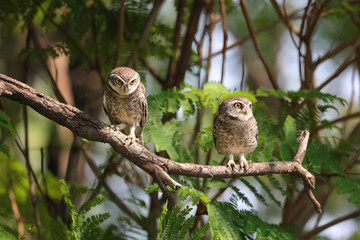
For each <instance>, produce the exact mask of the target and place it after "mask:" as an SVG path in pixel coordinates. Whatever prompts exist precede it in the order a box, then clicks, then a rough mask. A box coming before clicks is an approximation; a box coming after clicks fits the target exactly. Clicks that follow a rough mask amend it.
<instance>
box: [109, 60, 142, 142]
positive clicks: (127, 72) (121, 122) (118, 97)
mask: <svg viewBox="0 0 360 240" xmlns="http://www.w3.org/2000/svg"><path fill="white" fill-rule="evenodd" d="M103 107H104V111H105V113H106V115H107V116H108V117H109V119H110V122H111V124H113V125H114V126H115V128H116V129H119V130H120V131H122V130H123V129H124V128H125V127H127V126H129V129H130V134H129V136H128V137H129V138H130V140H131V141H136V142H138V141H139V139H138V138H136V136H135V130H136V127H140V128H141V130H140V143H141V144H142V145H144V136H143V132H144V128H145V125H146V119H147V115H148V105H147V101H146V94H145V87H144V85H143V84H142V83H141V82H140V76H139V74H138V73H137V72H136V71H134V70H133V69H131V68H128V67H118V68H115V69H113V70H112V71H111V72H110V74H109V76H108V78H107V83H106V86H105V90H104V98H103Z"/></svg>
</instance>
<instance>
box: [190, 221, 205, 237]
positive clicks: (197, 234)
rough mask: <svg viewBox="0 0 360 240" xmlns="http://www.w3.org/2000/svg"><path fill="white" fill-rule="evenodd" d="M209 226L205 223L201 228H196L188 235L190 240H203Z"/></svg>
mask: <svg viewBox="0 0 360 240" xmlns="http://www.w3.org/2000/svg"><path fill="white" fill-rule="evenodd" d="M209 228H210V225H209V224H208V223H207V224H205V225H204V226H203V227H198V228H196V229H195V230H194V231H193V232H192V233H191V235H190V240H201V239H203V238H204V236H205V234H206V232H207V231H208V230H209Z"/></svg>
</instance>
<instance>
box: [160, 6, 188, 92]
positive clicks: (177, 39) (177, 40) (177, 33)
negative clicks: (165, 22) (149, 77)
mask: <svg viewBox="0 0 360 240" xmlns="http://www.w3.org/2000/svg"><path fill="white" fill-rule="evenodd" d="M185 6H186V1H185V0H180V1H178V5H177V16H176V22H175V30H174V39H173V46H174V48H175V51H174V55H171V56H170V61H169V66H168V71H167V76H166V79H165V82H168V81H175V80H174V78H175V74H176V71H177V70H176V66H177V61H178V59H179V55H180V51H181V25H182V23H183V21H184V14H185ZM162 85H163V88H166V86H165V84H162Z"/></svg>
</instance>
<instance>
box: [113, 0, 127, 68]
mask: <svg viewBox="0 0 360 240" xmlns="http://www.w3.org/2000/svg"><path fill="white" fill-rule="evenodd" d="M125 1H126V0H122V1H121V5H120V10H119V21H118V31H117V34H118V35H117V42H116V50H115V56H114V64H113V68H116V67H117V66H118V64H119V58H120V52H121V46H122V42H123V39H124V19H125Z"/></svg>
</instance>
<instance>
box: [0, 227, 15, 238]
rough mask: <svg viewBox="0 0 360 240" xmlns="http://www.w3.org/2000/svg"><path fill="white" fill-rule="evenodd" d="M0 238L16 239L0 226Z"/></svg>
mask: <svg viewBox="0 0 360 240" xmlns="http://www.w3.org/2000/svg"><path fill="white" fill-rule="evenodd" d="M0 239H3V240H16V238H15V237H14V236H13V235H11V234H10V233H8V232H7V231H5V230H4V229H3V228H2V227H0Z"/></svg>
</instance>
